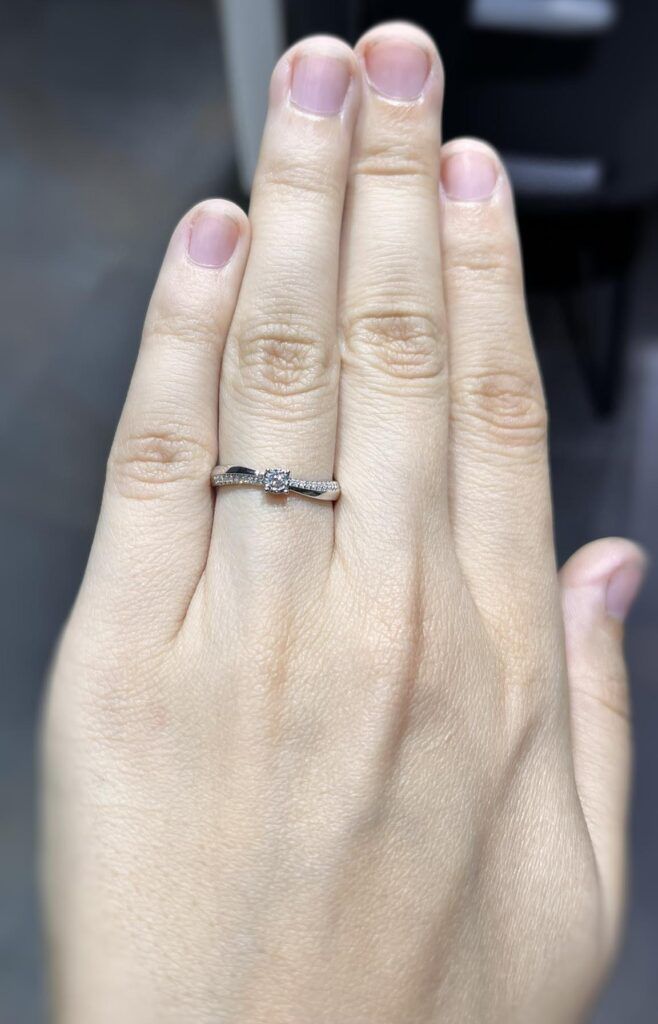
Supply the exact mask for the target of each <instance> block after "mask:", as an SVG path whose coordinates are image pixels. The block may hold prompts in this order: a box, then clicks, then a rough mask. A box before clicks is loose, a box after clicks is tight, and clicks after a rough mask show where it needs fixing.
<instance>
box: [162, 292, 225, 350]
mask: <svg viewBox="0 0 658 1024" xmlns="http://www.w3.org/2000/svg"><path fill="white" fill-rule="evenodd" d="M204 314H205V315H204ZM207 314H208V310H207V309H204V305H203V303H199V304H198V307H197V308H195V304H194V301H193V299H191V298H189V297H188V298H187V299H185V298H182V299H181V301H180V303H177V304H176V305H174V303H173V302H172V304H171V306H170V307H169V308H167V307H163V308H160V309H158V310H156V311H154V312H151V313H149V316H148V319H147V322H146V325H145V328H144V342H145V344H147V345H149V346H150V345H155V346H158V347H159V348H160V347H164V346H174V347H176V346H199V347H200V348H201V349H204V348H215V347H217V345H218V344H219V340H220V332H219V331H218V325H217V322H216V319H215V318H212V317H209V316H208V315H207Z"/></svg>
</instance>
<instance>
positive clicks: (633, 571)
mask: <svg viewBox="0 0 658 1024" xmlns="http://www.w3.org/2000/svg"><path fill="white" fill-rule="evenodd" d="M645 575H646V566H645V564H644V562H627V563H626V564H625V565H622V566H620V567H619V569H617V570H615V572H613V574H612V576H611V577H610V579H609V580H608V586H607V589H606V593H605V608H606V611H607V613H608V615H609V616H610V618H611V619H618V620H619V621H620V622H623V621H624V619H625V618H626V617H627V616H628V613H629V612H630V610H631V608H632V606H633V604H634V602H635V599H636V598H637V596H638V594H639V593H640V590H641V589H642V584H643V582H644V577H645Z"/></svg>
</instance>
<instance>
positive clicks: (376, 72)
mask: <svg viewBox="0 0 658 1024" xmlns="http://www.w3.org/2000/svg"><path fill="white" fill-rule="evenodd" d="M365 63H366V71H367V73H368V80H369V81H370V84H371V85H372V86H373V88H375V89H376V90H377V92H379V93H381V95H382V96H385V97H386V98H387V99H391V100H405V101H407V102H410V101H411V100H416V99H418V97H419V96H420V94H421V93H422V91H423V88H424V86H425V82H426V81H427V77H428V75H429V72H430V61H429V57H428V54H427V53H426V52H425V50H423V49H422V47H420V46H417V45H416V43H412V42H411V41H410V40H408V39H383V40H382V41H381V42H379V43H373V44H372V45H371V46H369V47H368V48H367V50H366V53H365Z"/></svg>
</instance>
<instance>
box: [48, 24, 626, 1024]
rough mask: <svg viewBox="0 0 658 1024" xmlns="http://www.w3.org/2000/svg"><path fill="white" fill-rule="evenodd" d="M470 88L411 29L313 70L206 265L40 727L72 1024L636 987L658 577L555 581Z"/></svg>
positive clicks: (464, 1006) (501, 175) (581, 560)
mask: <svg viewBox="0 0 658 1024" xmlns="http://www.w3.org/2000/svg"><path fill="white" fill-rule="evenodd" d="M442 93H443V78H442V71H441V65H440V61H439V58H438V55H437V53H436V50H435V48H434V45H433V43H432V42H431V40H430V39H429V38H428V37H427V36H426V35H425V34H424V33H422V32H421V31H420V30H418V29H415V28H412V27H410V26H408V25H404V24H390V25H385V26H380V27H378V28H376V29H374V30H373V31H372V32H370V33H368V35H366V37H365V38H364V39H362V40H361V41H360V43H359V44H358V46H357V47H356V50H355V52H354V53H353V52H352V51H351V50H350V49H349V48H348V47H347V46H346V45H344V44H342V43H340V42H339V41H337V40H334V39H329V38H314V39H308V40H305V41H302V42H301V43H299V44H298V45H296V46H295V47H293V49H292V50H291V51H289V52H288V53H287V54H286V55H285V56H284V57H283V58H282V59H281V61H280V63H279V65H278V66H277V68H276V70H275V72H274V75H273V79H272V87H271V96H270V111H269V116H268V119H267V125H266V128H265V134H264V140H263V148H262V153H261V157H260V164H259V168H258V173H257V177H256V181H255V185H254V191H253V197H252V205H251V210H250V217H249V221H250V224H251V232H252V235H253V238H252V241H251V247H250V240H249V235H250V224H249V222H248V221H247V218H246V217H245V216H244V214H242V213H241V212H240V210H239V209H237V208H236V207H235V206H232V205H231V204H230V203H227V202H222V201H219V200H211V201H208V202H205V203H202V204H200V205H199V206H197V207H196V208H195V209H194V210H192V211H191V212H190V213H189V214H188V215H187V216H186V217H185V218H184V219H183V220H182V222H181V223H180V225H179V226H178V228H177V229H176V231H175V233H174V236H173V239H172V241H171V244H170V246H169V249H168V252H167V255H166V257H165V260H164V265H163V268H162V272H161V275H160V278H159V281H158V283H157V286H156V289H155V293H154V296H153V300H152V303H151V306H150V309H149V312H148V316H147V321H146V326H145V331H144V337H143V340H142V345H141V349H140V353H139V359H138V362H137V366H136V369H135V374H134V377H133V381H132V384H131V387H130V392H129V395H128V399H127V402H126V406H125V409H124V412H123V415H122V418H121V422H120V424H119V427H118V431H117V435H116V440H115V443H114V445H113V449H112V453H111V456H110V460H109V467H108V475H107V484H106V489H105V495H104V500H103V506H102V511H101V516H100V521H99V524H98V530H97V535H96V538H95V541H94V545H93V550H92V553H91V557H90V561H89V566H88V569H87V572H86V575H85V579H84V583H83V585H82V589H81V592H80V595H79V598H78V600H77V603H76V606H75V608H74V611H73V613H72V616H71V618H70V621H69V623H68V625H67V627H66V629H65V632H64V636H63V638H62V641H61V644H60V647H59V651H58V656H57V658H56V664H55V667H54V671H53V675H52V680H51V687H50V693H49V701H48V706H47V712H46V716H45V745H44V798H43V803H44V847H43V864H44V889H45V899H46V909H47V925H48V933H49V942H50V950H51V961H52V977H53V1001H54V1004H55V1018H56V1020H58V1021H60V1022H66V1024H77V1022H84V1024H99V1022H112V1024H116V1022H117V1021H121V1024H133V1022H135V1024H148V1022H156V1021H157V1022H158V1024H165V1022H182V1021H185V1022H192V1021H194V1022H211V1021H212V1022H215V1024H217V1022H220V1021H221V1022H222V1024H228V1022H231V1024H233V1022H235V1024H254V1022H265V1021H267V1022H268V1024H283V1022H285V1024H309V1022H317V1024H320V1022H326V1024H338V1022H344V1024H375V1022H376V1024H402V1022H404V1024H410V1022H414V1024H420V1022H423V1024H424V1022H437V1024H438V1022H441V1024H446V1022H460V1024H464V1022H466V1021H473V1022H478V1024H481V1022H492V1024H493V1022H496V1024H498V1022H499V1024H513V1022H523V1024H528V1022H530V1021H532V1022H533V1024H542V1022H549V1021H550V1022H559V1024H566V1022H571V1021H576V1020H578V1019H581V1018H582V1015H583V1014H584V1013H585V1012H586V1010H587V1008H588V1007H589V1006H590V1005H591V1001H592V999H593V997H594V996H595V994H596V992H597V990H598V988H599V986H600V984H601V981H602V978H603V976H604V973H605V971H606V968H607V966H608V964H609V962H610V959H611V957H612V955H613V952H614V949H615V946H616V943H617V940H618V936H619V929H620V919H621V914H622V909H623V876H624V818H625V813H626V789H627V776H628V760H629V737H628V721H627V695H626V685H625V678H624V677H625V673H624V663H623V657H622V653H621V642H622V624H621V620H622V619H623V618H624V616H625V613H626V611H627V609H628V606H629V604H630V602H631V600H632V597H633V595H634V592H635V591H636V590H637V588H638V586H639V582H640V578H641V574H642V562H643V557H642V554H641V552H640V551H639V550H638V549H637V548H636V547H635V546H634V545H632V544H630V543H629V542H627V541H623V540H608V541H600V542H597V543H596V544H594V545H591V546H589V547H587V548H585V549H584V550H582V551H581V552H579V553H578V554H577V555H576V556H575V557H574V558H573V559H572V560H571V562H570V563H569V564H568V565H567V566H566V568H565V569H564V570H563V573H562V578H561V585H560V581H559V579H558V576H557V574H556V570H555V564H554V549H553V539H552V524H551V505H550V494H549V480H548V471H547V459H546V417H545V412H544V403H543V399H542V390H541V385H540V379H539V373H538V369H537V363H536V360H535V356H534V354H533V349H532V344H531V340H530V336H529V332H528V325H527V320H526V314H525V308H524V297H523V284H522V274H521V262H520V256H519V249H518V242H517V236H516V229H515V220H514V210H513V201H512V195H511V191H510V185H509V182H508V180H507V178H506V176H505V172H504V169H503V168H502V167H501V165H500V162H499V160H498V158H497V156H496V154H495V153H494V152H492V151H491V150H490V149H489V148H488V147H487V146H485V145H484V144H483V143H480V142H476V141H473V140H459V141H456V142H452V143H450V144H449V145H447V146H445V147H443V149H441V144H440V137H439V124H440V108H441V101H442ZM439 181H441V186H439ZM345 196H346V201H345V204H344V199H345ZM220 363H221V379H220ZM218 422H219V434H218V432H217V423H218ZM217 461H220V462H222V463H228V464H232V463H238V464H242V465H248V466H255V467H267V466H282V467H289V468H290V469H292V470H293V472H294V473H295V474H296V475H298V476H305V477H311V478H323V477H330V476H331V475H332V473H334V472H335V475H336V478H337V479H338V481H339V482H340V484H341V486H342V492H343V493H342V496H341V498H340V499H339V501H338V502H337V503H336V505H335V506H334V505H332V504H331V503H325V502H314V501H309V500H307V499H304V498H301V497H296V496H294V495H290V496H288V497H287V498H281V497H276V496H272V495H268V494H265V493H263V492H262V491H261V490H255V489H253V488H251V487H235V488H223V489H221V490H220V491H218V492H217V494H216V496H215V495H214V494H213V492H212V490H211V487H210V484H209V478H210V472H211V469H212V467H213V466H214V464H215V463H216V462H217ZM563 615H564V624H563ZM565 633H566V645H565Z"/></svg>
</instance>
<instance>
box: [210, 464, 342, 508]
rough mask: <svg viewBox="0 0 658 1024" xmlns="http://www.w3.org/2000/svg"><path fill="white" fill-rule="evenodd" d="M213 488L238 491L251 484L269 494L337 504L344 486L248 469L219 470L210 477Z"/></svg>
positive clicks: (282, 472)
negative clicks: (341, 487) (300, 496)
mask: <svg viewBox="0 0 658 1024" xmlns="http://www.w3.org/2000/svg"><path fill="white" fill-rule="evenodd" d="M210 483H211V484H212V486H213V487H235V486H240V485H242V484H250V485H251V486H252V487H262V488H263V490H264V491H267V492H268V493H269V494H281V495H284V494H301V495H302V497H304V498H315V499H316V501H336V499H337V498H339V497H340V485H339V484H338V483H337V481H336V480H300V479H298V478H297V477H293V475H292V473H291V472H290V470H288V469H266V470H264V471H263V472H262V473H261V472H260V471H259V470H257V469H248V468H247V467H246V466H215V468H214V469H213V471H212V473H211V474H210Z"/></svg>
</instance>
